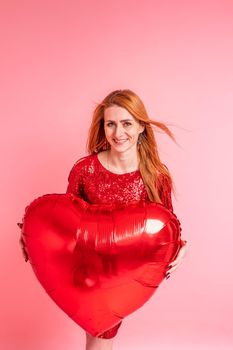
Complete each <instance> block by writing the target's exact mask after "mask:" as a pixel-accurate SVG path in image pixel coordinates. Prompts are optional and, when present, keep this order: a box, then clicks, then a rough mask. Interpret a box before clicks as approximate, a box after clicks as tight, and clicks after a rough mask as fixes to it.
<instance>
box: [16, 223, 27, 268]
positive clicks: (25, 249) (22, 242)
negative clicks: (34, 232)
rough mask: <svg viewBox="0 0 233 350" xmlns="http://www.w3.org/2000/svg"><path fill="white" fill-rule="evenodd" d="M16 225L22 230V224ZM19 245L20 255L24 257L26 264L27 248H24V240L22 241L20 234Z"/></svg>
mask: <svg viewBox="0 0 233 350" xmlns="http://www.w3.org/2000/svg"><path fill="white" fill-rule="evenodd" d="M17 225H18V226H19V227H20V228H22V226H23V224H21V223H19V222H18V223H17ZM19 244H20V246H21V249H22V253H23V257H24V260H25V261H26V262H27V261H28V259H29V258H28V252H27V248H26V246H25V243H24V240H23V236H22V234H21V237H20V239H19Z"/></svg>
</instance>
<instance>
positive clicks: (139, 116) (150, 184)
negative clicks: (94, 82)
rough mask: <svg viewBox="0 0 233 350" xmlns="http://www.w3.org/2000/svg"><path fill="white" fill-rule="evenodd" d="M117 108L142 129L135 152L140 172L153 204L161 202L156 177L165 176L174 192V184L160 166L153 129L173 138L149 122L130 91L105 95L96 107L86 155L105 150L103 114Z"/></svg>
mask: <svg viewBox="0 0 233 350" xmlns="http://www.w3.org/2000/svg"><path fill="white" fill-rule="evenodd" d="M113 105H117V106H120V107H123V108H125V109H127V111H128V112H129V113H130V114H131V115H132V116H133V117H134V118H135V119H136V120H137V121H138V122H139V123H141V124H142V125H144V127H145V128H144V131H143V132H142V133H141V134H140V141H139V143H138V147H137V152H138V158H139V170H140V173H141V176H142V179H143V182H144V185H145V187H146V190H147V194H148V197H149V199H150V200H151V201H152V202H161V199H160V196H159V189H160V187H161V185H162V184H161V183H160V181H159V178H160V177H159V176H158V175H159V174H162V175H164V176H165V177H166V178H167V180H168V181H169V183H170V185H171V189H172V190H173V180H172V176H171V174H170V172H169V170H168V168H167V167H166V166H165V165H164V164H163V163H162V162H161V160H160V157H159V153H158V148H157V144H156V140H155V136H154V132H153V129H152V126H155V127H158V128H159V129H162V130H163V131H164V132H165V133H166V134H167V135H168V136H169V137H170V138H171V139H172V140H173V141H175V138H174V135H173V134H172V132H171V131H170V130H169V128H168V127H167V126H166V125H165V124H164V123H161V122H157V121H154V120H152V119H150V118H149V116H148V114H147V111H146V108H145V106H144V104H143V102H142V100H141V99H140V98H139V97H138V96H137V95H136V94H135V93H134V92H133V91H131V90H129V89H124V90H115V91H113V92H111V93H110V94H108V95H107V96H106V97H105V98H104V100H103V101H102V102H101V103H99V104H98V105H97V106H96V108H95V110H94V113H93V118H92V123H91V126H90V129H89V135H88V140H87V151H88V153H89V154H93V153H98V152H100V151H103V150H106V148H107V146H106V145H107V140H106V137H105V132H104V110H105V109H106V108H108V107H110V106H113Z"/></svg>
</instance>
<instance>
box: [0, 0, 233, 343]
mask: <svg viewBox="0 0 233 350" xmlns="http://www.w3.org/2000/svg"><path fill="white" fill-rule="evenodd" d="M232 10H233V3H232V1H230V0H229V1H227V0H219V1H215V0H212V1H211V0H202V1H197V0H195V1H194V0H193V1H184V0H183V1H182V0H173V1H169V0H168V1H162V0H160V1H152V0H150V1H145V0H118V1H107V0H99V1H90V0H88V1H78V0H77V1H75V0H66V1H65V0H56V1H48V0H47V1H46V0H37V1H36V0H35V1H33V0H31V1H29V0H24V1H23V0H21V1H20V0H7V1H1V3H0V16H1V18H0V33H1V61H2V62H1V68H0V69H1V72H0V76H1V79H2V81H3V84H2V91H1V94H0V96H1V129H0V130H1V137H0V144H1V147H0V149H1V163H2V168H1V181H0V185H1V226H2V227H1V244H0V249H1V253H0V266H1V300H0V304H1V305H0V309H1V313H0V314H1V318H3V319H2V320H0V322H1V327H0V332H1V336H0V348H1V349H4V350H16V349H17V350H31V349H33V350H51V349H56V350H64V349H70V350H71V349H84V342H85V336H84V334H85V333H84V331H83V330H82V329H81V328H80V327H79V326H77V325H76V324H75V323H74V322H73V321H72V320H71V319H70V318H69V317H68V316H66V314H64V313H63V312H62V311H61V310H60V309H59V308H58V307H57V306H56V305H55V304H54V303H53V302H52V301H51V299H50V298H49V297H48V296H47V294H46V293H45V292H44V290H43V288H42V287H41V286H40V285H39V283H38V281H37V280H36V278H35V276H34V274H33V272H32V269H31V267H30V265H29V263H27V264H26V263H25V262H24V260H23V258H22V255H21V251H20V248H19V244H18V239H19V230H18V228H17V226H16V223H17V222H18V221H20V220H21V218H22V215H23V213H24V208H25V207H26V205H28V204H29V203H30V202H31V201H32V200H33V199H34V198H36V197H38V196H40V195H42V194H46V193H62V192H65V190H66V186H67V177H68V173H69V171H70V169H71V167H72V165H73V164H74V162H75V161H76V160H77V159H78V158H79V157H81V156H82V155H83V154H84V153H85V143H86V136H87V130H88V127H89V124H90V119H91V114H92V111H93V108H94V105H95V102H100V100H101V99H102V98H103V97H104V96H105V95H106V94H107V93H109V92H110V91H112V90H113V89H118V88H130V89H132V90H134V91H135V92H136V93H138V95H139V96H140V97H141V98H142V100H143V101H144V103H145V105H146V108H147V110H148V113H149V115H150V116H151V117H152V118H154V119H157V120H162V121H164V122H167V123H168V124H169V125H170V126H171V129H172V131H173V132H174V133H175V135H176V138H177V141H178V143H179V145H180V146H179V147H178V146H176V145H175V144H174V143H173V142H172V141H171V140H170V139H169V138H168V137H167V136H165V135H163V134H161V133H157V134H156V136H157V140H158V142H159V148H160V155H161V158H162V159H163V161H164V162H165V163H166V164H167V165H168V167H169V168H170V170H171V172H172V173H173V176H174V180H175V183H176V189H177V199H175V198H174V201H173V204H174V208H175V212H176V214H177V216H178V217H179V219H180V221H181V222H182V226H183V231H182V234H183V238H184V239H186V240H187V241H188V244H189V247H188V252H187V255H186V257H185V261H184V262H183V264H182V266H180V267H179V269H177V270H176V271H175V272H174V274H172V276H171V278H170V279H168V280H166V281H164V282H163V283H162V284H161V285H160V288H159V290H158V291H157V292H156V294H155V295H154V296H153V298H152V299H151V300H150V301H149V302H148V303H147V304H146V305H144V307H143V308H141V309H140V310H138V311H137V312H135V313H134V314H132V315H131V316H129V317H128V318H126V319H125V320H124V322H123V325H122V327H121V328H120V330H119V333H118V336H117V337H116V338H115V341H114V343H115V344H114V349H116V350H117V349H126V350H127V349H136V350H137V349H163V350H170V349H173V350H174V349H185V350H187V349H188V350H189V349H204V350H207V349H211V350H213V349H220V348H221V349H222V350H226V349H232V347H233V330H232V324H233V320H232V308H233V306H232V295H233V288H232V279H231V277H232V271H231V270H232V241H233V239H232V229H231V220H232V186H231V182H232V178H233V171H232V112H233V105H232V98H233V96H232V90H233V86H232V82H233V69H232V62H233V47H232V42H233V37H232V34H233V21H232V16H233V11H232Z"/></svg>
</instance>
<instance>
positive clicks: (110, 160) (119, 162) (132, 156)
mask: <svg viewBox="0 0 233 350" xmlns="http://www.w3.org/2000/svg"><path fill="white" fill-rule="evenodd" d="M107 165H108V168H109V170H110V171H111V170H112V171H115V172H117V173H127V172H131V171H136V170H137V169H138V155H137V151H135V152H132V151H131V150H130V152H124V153H118V152H114V151H112V150H111V149H110V150H109V151H107Z"/></svg>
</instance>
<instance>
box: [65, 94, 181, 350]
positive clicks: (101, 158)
mask: <svg viewBox="0 0 233 350" xmlns="http://www.w3.org/2000/svg"><path fill="white" fill-rule="evenodd" d="M153 126H155V127H157V128H160V129H161V130H163V131H164V132H165V133H166V134H167V135H168V136H169V137H171V138H172V139H173V140H174V137H173V134H172V133H171V131H170V130H169V129H168V127H167V126H166V125H165V124H163V123H161V122H157V121H154V120H152V119H150V118H149V116H148V114H147V112H146V109H145V106H144V104H143V102H142V101H141V99H140V98H139V97H138V96H137V95H136V94H135V93H134V92H133V91H131V90H128V89H125V90H116V91H113V92H111V93H110V94H108V96H106V97H105V98H104V100H103V101H102V102H101V103H100V104H98V105H97V106H96V108H95V110H94V113H93V119H92V124H91V127H90V131H89V137H88V143H87V144H88V153H89V155H88V156H85V157H83V158H81V159H79V160H78V161H77V162H76V163H75V164H74V166H73V168H72V169H71V171H70V174H69V179H68V180H69V184H68V188H67V193H73V194H74V195H75V196H80V197H81V198H82V199H84V200H85V201H87V202H88V203H92V204H109V203H110V204H111V203H119V204H121V203H126V204H128V203H130V202H131V201H135V200H136V201H137V200H149V201H151V202H156V203H162V204H163V205H164V206H166V207H167V208H168V209H169V210H171V211H173V206H172V200H171V191H172V190H173V181H172V177H171V174H170V172H169V170H168V168H167V167H166V166H165V165H164V164H163V163H162V162H161V160H160V157H159V154H158V149H157V145H156V140H155V137H154V132H153V129H152V127H153ZM186 249H187V248H186V241H182V247H181V249H180V251H179V254H178V255H177V257H176V259H175V260H174V261H173V262H172V263H171V264H170V266H169V269H168V270H167V274H166V277H167V278H169V277H170V274H171V273H173V272H174V271H175V270H176V269H177V267H178V266H179V265H180V264H181V262H182V260H183V258H184V256H185V252H186ZM121 323H122V322H120V323H118V324H117V325H115V326H114V327H113V328H111V329H109V330H107V331H105V332H104V333H103V334H101V335H99V336H98V337H93V336H92V335H90V334H88V333H87V332H86V350H111V349H112V346H113V340H114V337H115V336H116V334H117V332H118V329H119V327H120V326H121Z"/></svg>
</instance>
